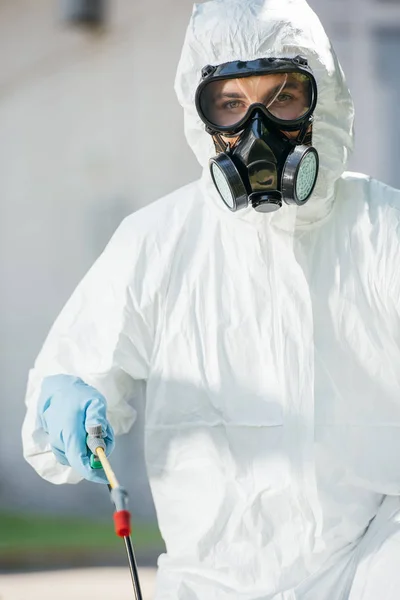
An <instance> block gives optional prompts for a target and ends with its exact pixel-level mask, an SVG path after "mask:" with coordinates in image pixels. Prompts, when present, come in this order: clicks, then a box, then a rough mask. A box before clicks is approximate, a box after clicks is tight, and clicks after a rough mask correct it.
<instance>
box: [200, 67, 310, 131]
mask: <svg viewBox="0 0 400 600" xmlns="http://www.w3.org/2000/svg"><path fill="white" fill-rule="evenodd" d="M195 102H196V108H197V111H198V113H199V116H200V118H201V119H202V121H203V122H204V123H205V125H206V129H207V131H208V132H209V133H214V132H217V133H222V134H223V133H227V134H234V133H238V132H239V131H241V130H242V129H243V127H244V125H245V124H246V122H247V120H248V119H249V118H250V117H251V114H252V113H253V112H254V111H255V110H256V109H258V110H261V111H263V112H264V114H265V115H266V116H267V117H268V118H269V119H270V120H271V121H272V122H273V123H274V124H276V125H277V126H278V128H279V129H283V130H285V131H296V130H299V129H300V128H301V126H302V125H303V124H304V123H305V122H306V121H307V120H308V119H309V118H310V117H311V115H312V114H313V112H314V110H315V106H316V104H317V84H316V81H315V78H314V76H313V74H312V71H311V68H310V67H309V66H308V61H307V59H306V58H304V57H302V56H296V58H292V59H287V58H260V59H257V60H251V61H232V62H228V63H224V64H222V65H218V66H216V67H214V66H211V65H208V66H206V67H204V69H203V70H202V79H201V82H200V84H199V86H198V88H197V91H196V98H195Z"/></svg>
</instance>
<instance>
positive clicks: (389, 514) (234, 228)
mask: <svg viewBox="0 0 400 600" xmlns="http://www.w3.org/2000/svg"><path fill="white" fill-rule="evenodd" d="M297 54H304V55H305V56H306V57H308V59H309V61H310V63H311V67H312V68H313V70H314V73H315V76H316V80H317V84H318V88H319V103H318V106H317V109H316V113H315V124H314V134H313V143H314V145H315V147H316V148H317V149H318V152H319V154H320V158H321V171H320V176H319V181H318V185H317V188H316V191H315V192H314V194H313V196H312V199H311V200H310V201H309V202H308V204H307V205H306V206H304V207H300V208H296V207H293V206H291V207H289V206H286V205H285V206H284V207H283V208H282V209H281V210H280V211H278V212H277V213H273V214H260V213H257V212H255V211H254V210H253V209H252V208H248V209H246V210H243V211H240V212H238V213H231V212H229V210H228V209H226V208H225V206H224V205H223V203H222V201H221V199H220V198H219V196H218V194H217V192H216V191H215V189H214V187H213V184H212V182H211V180H210V176H209V172H208V165H207V163H208V159H209V157H211V156H213V155H214V154H215V152H214V148H213V143H212V139H211V137H210V136H209V135H208V134H207V133H205V131H204V125H203V124H202V123H201V121H200V119H199V118H198V116H197V114H196V111H195V108H194V102H193V101H194V94H195V90H196V87H197V84H198V82H199V80H200V71H201V68H202V67H203V66H205V65H206V64H219V63H222V62H226V61H230V60H234V59H242V60H246V59H247V60H250V59H255V58H259V57H268V56H274V57H293V56H295V55H297ZM176 90H177V93H178V97H179V100H180V102H181V104H182V106H183V108H184V111H185V129H186V135H187V138H188V141H189V143H190V145H191V147H192V148H193V150H194V152H195V153H196V155H197V157H198V159H199V161H200V162H201V163H202V165H204V174H203V177H202V178H201V180H200V181H197V182H195V183H193V184H190V185H187V186H185V187H184V188H182V189H180V190H178V191H176V192H174V193H172V194H170V195H169V196H167V197H165V198H163V199H161V200H159V201H158V202H155V203H154V204H152V205H151V206H148V207H146V208H144V209H142V210H140V211H138V212H137V213H135V214H133V215H132V216H130V217H128V218H127V219H126V220H125V221H124V222H123V223H122V225H121V226H120V228H119V229H118V231H117V232H116V234H115V235H114V237H113V239H112V241H111V242H110V244H109V245H108V247H107V248H106V250H105V251H104V253H103V254H102V256H101V257H100V258H99V259H98V261H97V262H96V263H95V265H94V266H93V267H92V269H91V270H90V272H89V273H88V275H87V276H86V277H85V278H84V280H83V281H82V283H81V284H80V285H79V286H78V288H77V290H76V291H75V293H74V294H73V296H72V298H71V299H70V301H69V302H68V304H67V306H66V307H65V308H64V310H63V311H62V313H61V315H60V317H59V318H58V320H57V321H56V323H55V325H54V327H53V329H52V331H51V333H50V335H49V337H48V339H47V341H46V343H45V345H44V348H43V350H42V352H41V354H40V355H39V357H38V359H37V362H36V365H35V368H34V369H33V370H32V372H31V374H30V379H29V389H28V396H27V406H28V412H27V416H26V420H25V423H24V428H23V439H24V451H25V456H26V458H27V460H28V461H29V462H30V463H31V465H32V466H33V467H34V468H35V469H36V470H37V471H38V473H40V475H42V476H43V477H44V478H45V479H47V480H49V481H52V482H54V483H64V482H72V483H73V482H76V481H77V480H78V479H79V477H78V476H77V474H76V473H74V472H72V471H71V469H70V468H69V467H65V466H63V465H61V464H58V463H57V462H56V460H55V457H54V456H53V455H52V453H51V452H50V450H49V445H48V441H47V439H46V435H45V433H44V432H43V431H42V430H40V428H38V426H37V420H36V402H37V397H38V394H39V389H40V385H41V381H42V379H43V377H44V376H47V375H50V374H56V373H66V374H73V375H77V376H79V377H81V378H82V379H83V380H84V381H86V382H87V383H88V384H90V385H92V386H94V387H96V388H98V389H99V390H100V391H101V392H102V393H103V394H104V395H105V396H106V398H107V400H108V406H109V412H108V414H109V419H110V421H111V423H112V425H113V427H114V428H115V430H116V432H117V433H121V432H125V431H127V430H128V429H129V427H130V426H131V424H132V422H133V420H134V410H133V408H132V406H131V404H130V401H131V400H132V399H134V397H135V395H136V394H138V393H140V391H141V390H143V389H144V388H145V390H146V392H145V393H146V425H145V429H146V431H145V444H146V461H147V469H148V475H149V479H150V484H151V489H152V493H153V495H154V501H155V505H156V509H157V515H158V519H159V526H160V529H161V532H162V535H163V537H164V539H165V542H166V545H167V554H166V555H162V556H161V558H160V560H159V572H158V579H157V593H156V599H157V600H272V599H273V600H295V599H296V600H348V599H350V600H381V599H384V600H387V599H390V600H393V599H395V598H396V599H398V598H399V597H400V568H399V567H400V545H399V541H400V517H399V510H400V502H399V500H398V496H399V493H400V430H399V427H400V318H399V292H400V266H399V260H400V244H399V230H400V213H399V209H400V193H399V192H398V191H396V190H393V189H391V188H389V187H387V186H385V185H383V184H381V183H379V182H377V181H374V180H371V179H370V178H368V177H366V176H363V175H356V174H350V173H344V169H345V165H346V159H347V155H348V151H349V149H350V147H351V145H352V122H353V105H352V102H351V98H350V96H349V92H348V90H347V87H346V84H345V81H344V78H343V74H342V71H341V69H340V66H339V64H338V62H337V59H336V57H335V55H334V53H333V51H332V49H331V47H330V44H329V41H328V39H327V37H326V35H325V33H324V31H323V29H322V27H321V25H320V23H319V21H318V19H317V17H316V16H315V14H314V13H313V12H312V11H311V10H310V8H309V7H308V6H307V4H306V3H305V1H304V0H247V1H244V0H239V1H235V0H230V1H228V0H215V1H212V2H207V3H204V4H200V5H197V6H195V7H194V12H193V15H192V19H191V22H190V25H189V28H188V32H187V36H186V40H185V44H184V48H183V53H182V57H181V61H180V64H179V69H178V75H177V79H176ZM143 382H146V383H145V384H144V383H143ZM65 401H66V402H67V401H68V398H66V399H65ZM376 515H377V517H376V518H375V519H374V517H375V516H376ZM372 519H374V520H373V521H372ZM371 521H372V524H371V525H370V523H371ZM367 528H368V529H367ZM366 530H367V531H366ZM365 532H366V533H365ZM353 582H354V583H353Z"/></svg>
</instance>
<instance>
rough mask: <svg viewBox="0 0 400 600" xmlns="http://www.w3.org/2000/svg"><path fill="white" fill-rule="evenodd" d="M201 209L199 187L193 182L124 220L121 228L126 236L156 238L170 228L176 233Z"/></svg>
mask: <svg viewBox="0 0 400 600" xmlns="http://www.w3.org/2000/svg"><path fill="white" fill-rule="evenodd" d="M202 208H203V203H202V202H201V198H200V194H199V185H198V182H197V181H194V182H192V183H190V184H188V185H185V186H183V187H181V188H179V189H177V190H174V191H173V192H171V193H170V194H167V195H166V196H163V197H161V198H159V199H158V200H155V201H154V202H152V203H151V204H148V205H147V206H145V207H143V208H140V209H139V210H137V211H136V212H134V213H132V214H131V215H129V216H128V217H126V218H125V219H124V221H123V222H122V224H121V227H123V228H124V230H125V231H126V232H127V233H128V234H129V233H131V234H135V235H138V236H140V237H142V236H147V235H149V236H156V237H157V235H158V234H159V233H162V234H163V235H164V234H166V233H167V232H168V231H169V230H171V228H172V229H173V230H174V231H176V230H179V229H180V228H182V227H184V225H185V223H186V222H187V220H188V219H189V218H190V217H191V214H192V213H196V214H197V215H198V213H201V211H202Z"/></svg>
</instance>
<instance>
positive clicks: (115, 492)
mask: <svg viewBox="0 0 400 600" xmlns="http://www.w3.org/2000/svg"><path fill="white" fill-rule="evenodd" d="M87 433H88V436H87V439H86V444H87V446H88V448H89V449H90V450H91V452H92V455H91V457H90V466H91V467H92V469H104V472H105V474H106V477H107V480H108V489H109V490H110V494H111V500H112V502H113V504H114V506H115V512H114V525H115V533H116V534H117V535H118V536H119V537H123V538H124V542H125V547H126V552H127V555H128V562H129V570H130V573H131V578H132V584H133V591H134V593H135V600H143V596H142V592H141V589H140V583H139V575H138V570H137V564H136V559H135V553H134V551H133V545H132V540H131V515H130V512H129V510H128V494H127V492H126V490H125V489H124V488H123V487H121V486H120V484H119V483H118V480H117V478H116V476H115V473H114V471H113V470H112V468H111V465H110V462H109V460H108V458H107V456H106V453H105V449H106V444H105V442H104V439H103V431H102V427H101V425H93V426H91V427H88V428H87Z"/></svg>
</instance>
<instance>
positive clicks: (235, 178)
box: [210, 108, 319, 213]
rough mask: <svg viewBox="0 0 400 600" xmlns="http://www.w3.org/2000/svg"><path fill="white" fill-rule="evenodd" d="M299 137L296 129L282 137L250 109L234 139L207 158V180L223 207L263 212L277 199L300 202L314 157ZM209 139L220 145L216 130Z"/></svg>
mask: <svg viewBox="0 0 400 600" xmlns="http://www.w3.org/2000/svg"><path fill="white" fill-rule="evenodd" d="M311 122H312V121H311V120H309V121H307V124H305V125H304V128H303V129H308V128H309V125H310V123H311ZM303 138H305V133H303V132H302V131H301V132H300V133H299V135H298V136H297V138H295V139H292V138H288V137H287V136H285V135H284V134H283V133H281V132H280V131H277V129H276V126H275V125H274V124H271V123H269V122H268V117H266V116H265V115H264V114H263V112H262V111H261V110H258V109H257V108H255V110H254V111H253V113H252V114H251V116H250V118H249V121H248V123H247V125H246V126H245V128H244V130H243V131H242V132H241V133H240V134H239V136H238V139H237V141H236V142H235V144H233V146H232V147H231V145H230V144H226V147H225V149H224V151H221V152H220V153H219V154H218V155H217V156H215V157H214V158H212V159H211V160H210V171H211V176H212V179H213V181H214V184H215V186H216V188H217V190H218V192H219V194H220V196H221V198H222V200H223V201H224V203H225V204H226V205H227V207H228V208H229V209H230V210H231V211H233V212H235V211H237V210H240V209H243V208H246V207H247V206H249V205H251V206H252V207H253V208H254V209H255V210H256V211H258V212H262V213H269V212H274V211H276V210H278V209H279V208H281V207H282V202H285V203H286V204H294V205H297V206H301V205H303V204H305V203H306V202H307V200H308V199H309V198H310V196H311V194H312V192H313V189H314V187H315V183H316V181H317V176H318V167H319V159H318V153H317V151H316V149H315V148H313V147H312V146H311V145H305V144H304V143H302V142H303ZM214 140H215V141H216V147H217V148H218V147H219V148H221V145H222V144H224V142H223V140H222V139H221V136H220V135H218V136H216V137H214ZM221 149H222V148H221Z"/></svg>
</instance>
